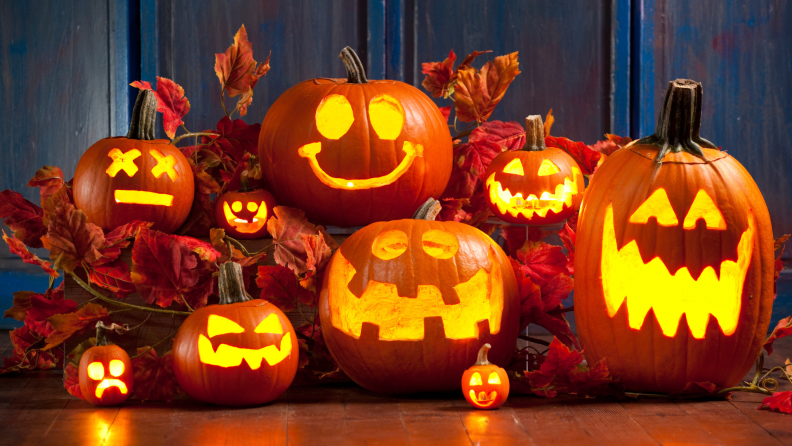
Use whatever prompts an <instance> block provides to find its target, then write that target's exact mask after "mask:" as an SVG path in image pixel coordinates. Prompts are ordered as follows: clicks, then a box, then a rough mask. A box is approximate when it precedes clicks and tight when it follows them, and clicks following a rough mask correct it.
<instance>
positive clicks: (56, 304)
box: [25, 282, 77, 338]
mask: <svg viewBox="0 0 792 446" xmlns="http://www.w3.org/2000/svg"><path fill="white" fill-rule="evenodd" d="M29 304H30V307H29V308H28V309H27V311H26V313H25V325H26V326H27V327H28V328H30V330H31V331H32V332H33V334H35V335H36V336H38V337H41V338H43V337H47V336H49V335H51V334H52V331H53V328H52V324H50V323H49V321H48V319H49V318H50V317H52V316H54V315H56V314H66V313H71V312H73V311H75V310H77V302H75V301H73V300H71V299H65V298H64V294H63V282H61V284H60V285H59V286H58V287H57V288H54V289H50V290H47V292H46V293H44V294H33V295H31V296H30V300H29Z"/></svg>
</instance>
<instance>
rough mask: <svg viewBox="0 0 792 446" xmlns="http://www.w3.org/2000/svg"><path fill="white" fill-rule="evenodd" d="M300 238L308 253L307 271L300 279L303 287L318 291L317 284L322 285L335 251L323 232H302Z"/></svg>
mask: <svg viewBox="0 0 792 446" xmlns="http://www.w3.org/2000/svg"><path fill="white" fill-rule="evenodd" d="M300 238H301V239H302V242H303V245H304V246H305V253H306V255H307V259H306V262H305V267H306V268H307V271H306V273H305V276H304V277H303V278H302V279H301V280H300V285H302V287H303V288H306V289H308V290H311V291H313V292H316V291H317V284H318V286H319V287H321V286H322V277H323V274H322V273H323V272H324V270H325V268H326V267H327V264H328V263H329V262H330V256H331V255H332V254H333V251H332V250H331V249H330V247H329V246H327V243H325V241H324V237H323V236H322V235H321V234H315V235H309V234H300Z"/></svg>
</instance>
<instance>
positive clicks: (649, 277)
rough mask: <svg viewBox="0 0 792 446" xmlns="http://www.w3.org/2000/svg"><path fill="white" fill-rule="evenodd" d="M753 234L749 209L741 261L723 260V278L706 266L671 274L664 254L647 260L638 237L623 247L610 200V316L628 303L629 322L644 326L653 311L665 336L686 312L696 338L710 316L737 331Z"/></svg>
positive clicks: (605, 280) (606, 286) (606, 236)
mask: <svg viewBox="0 0 792 446" xmlns="http://www.w3.org/2000/svg"><path fill="white" fill-rule="evenodd" d="M754 233H755V223H754V217H753V213H750V215H749V218H748V228H747V229H746V230H745V231H744V232H743V233H742V235H741V236H740V242H739V244H738V246H737V261H736V262H735V261H732V260H725V261H723V262H722V263H721V264H720V277H718V275H717V274H716V272H715V269H714V268H713V267H711V266H707V267H706V268H704V270H703V271H702V272H701V274H700V275H699V277H698V279H694V278H693V277H692V276H691V274H690V271H689V270H688V268H687V267H682V268H680V269H679V270H678V271H677V272H676V273H674V274H671V272H670V271H669V270H668V268H667V267H666V265H665V263H664V262H663V260H662V259H660V257H655V258H653V259H652V260H650V261H649V263H644V262H643V260H642V258H641V252H640V251H639V249H638V243H637V242H636V241H635V240H632V241H630V242H629V243H627V244H626V245H625V246H624V247H622V248H621V249H618V245H617V242H616V232H615V228H614V222H613V204H609V205H608V208H607V209H606V211H605V221H604V228H603V233H602V260H601V265H600V266H601V271H602V291H603V295H604V297H605V304H606V306H607V309H608V316H610V317H614V316H615V315H616V313H617V312H618V311H619V308H620V307H621V306H622V304H624V303H625V301H626V305H627V314H628V317H629V325H630V328H632V329H635V330H639V329H640V328H641V326H642V325H643V323H644V319H645V318H646V315H647V314H648V313H649V310H650V309H652V310H654V314H655V317H656V319H657V321H658V323H659V324H660V328H661V329H662V331H663V335H665V336H668V337H674V336H675V335H676V332H677V329H678V327H679V322H680V320H681V319H682V314H683V313H684V314H685V315H686V318H687V324H688V327H690V333H691V334H692V336H693V337H694V338H696V339H703V338H704V334H705V332H706V330H707V325H708V324H709V318H710V315H712V316H714V317H715V318H716V319H717V321H718V324H719V325H720V328H721V330H722V331H723V334H725V335H726V336H729V335H731V334H733V333H734V332H735V330H736V329H737V322H738V320H739V317H740V306H741V303H742V291H743V283H744V282H745V275H746V273H747V271H748V267H749V265H750V263H751V254H752V251H753V240H754Z"/></svg>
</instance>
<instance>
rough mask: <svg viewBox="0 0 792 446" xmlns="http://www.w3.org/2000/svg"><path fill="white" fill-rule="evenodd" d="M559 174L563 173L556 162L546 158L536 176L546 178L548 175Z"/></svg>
mask: <svg viewBox="0 0 792 446" xmlns="http://www.w3.org/2000/svg"><path fill="white" fill-rule="evenodd" d="M558 172H561V169H559V168H558V166H556V165H555V163H554V162H552V161H550V160H549V159H546V158H545V159H544V160H543V161H542V164H541V165H540V166H539V172H537V173H536V175H538V176H540V177H546V176H548V175H553V174H556V173H558Z"/></svg>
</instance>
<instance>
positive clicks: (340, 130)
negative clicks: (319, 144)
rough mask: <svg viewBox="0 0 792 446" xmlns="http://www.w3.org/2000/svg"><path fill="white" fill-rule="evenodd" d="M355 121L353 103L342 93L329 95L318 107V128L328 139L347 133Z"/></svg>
mask: <svg viewBox="0 0 792 446" xmlns="http://www.w3.org/2000/svg"><path fill="white" fill-rule="evenodd" d="M353 122H355V114H354V112H352V105H350V103H349V101H348V100H347V98H345V97H343V96H341V95H340V94H331V95H329V96H327V97H326V98H324V99H322V102H321V103H320V104H319V107H317V108H316V129H317V130H319V133H321V134H322V136H324V137H325V138H327V139H338V138H340V137H342V136H344V135H346V132H348V131H349V128H350V127H352V123H353Z"/></svg>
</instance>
